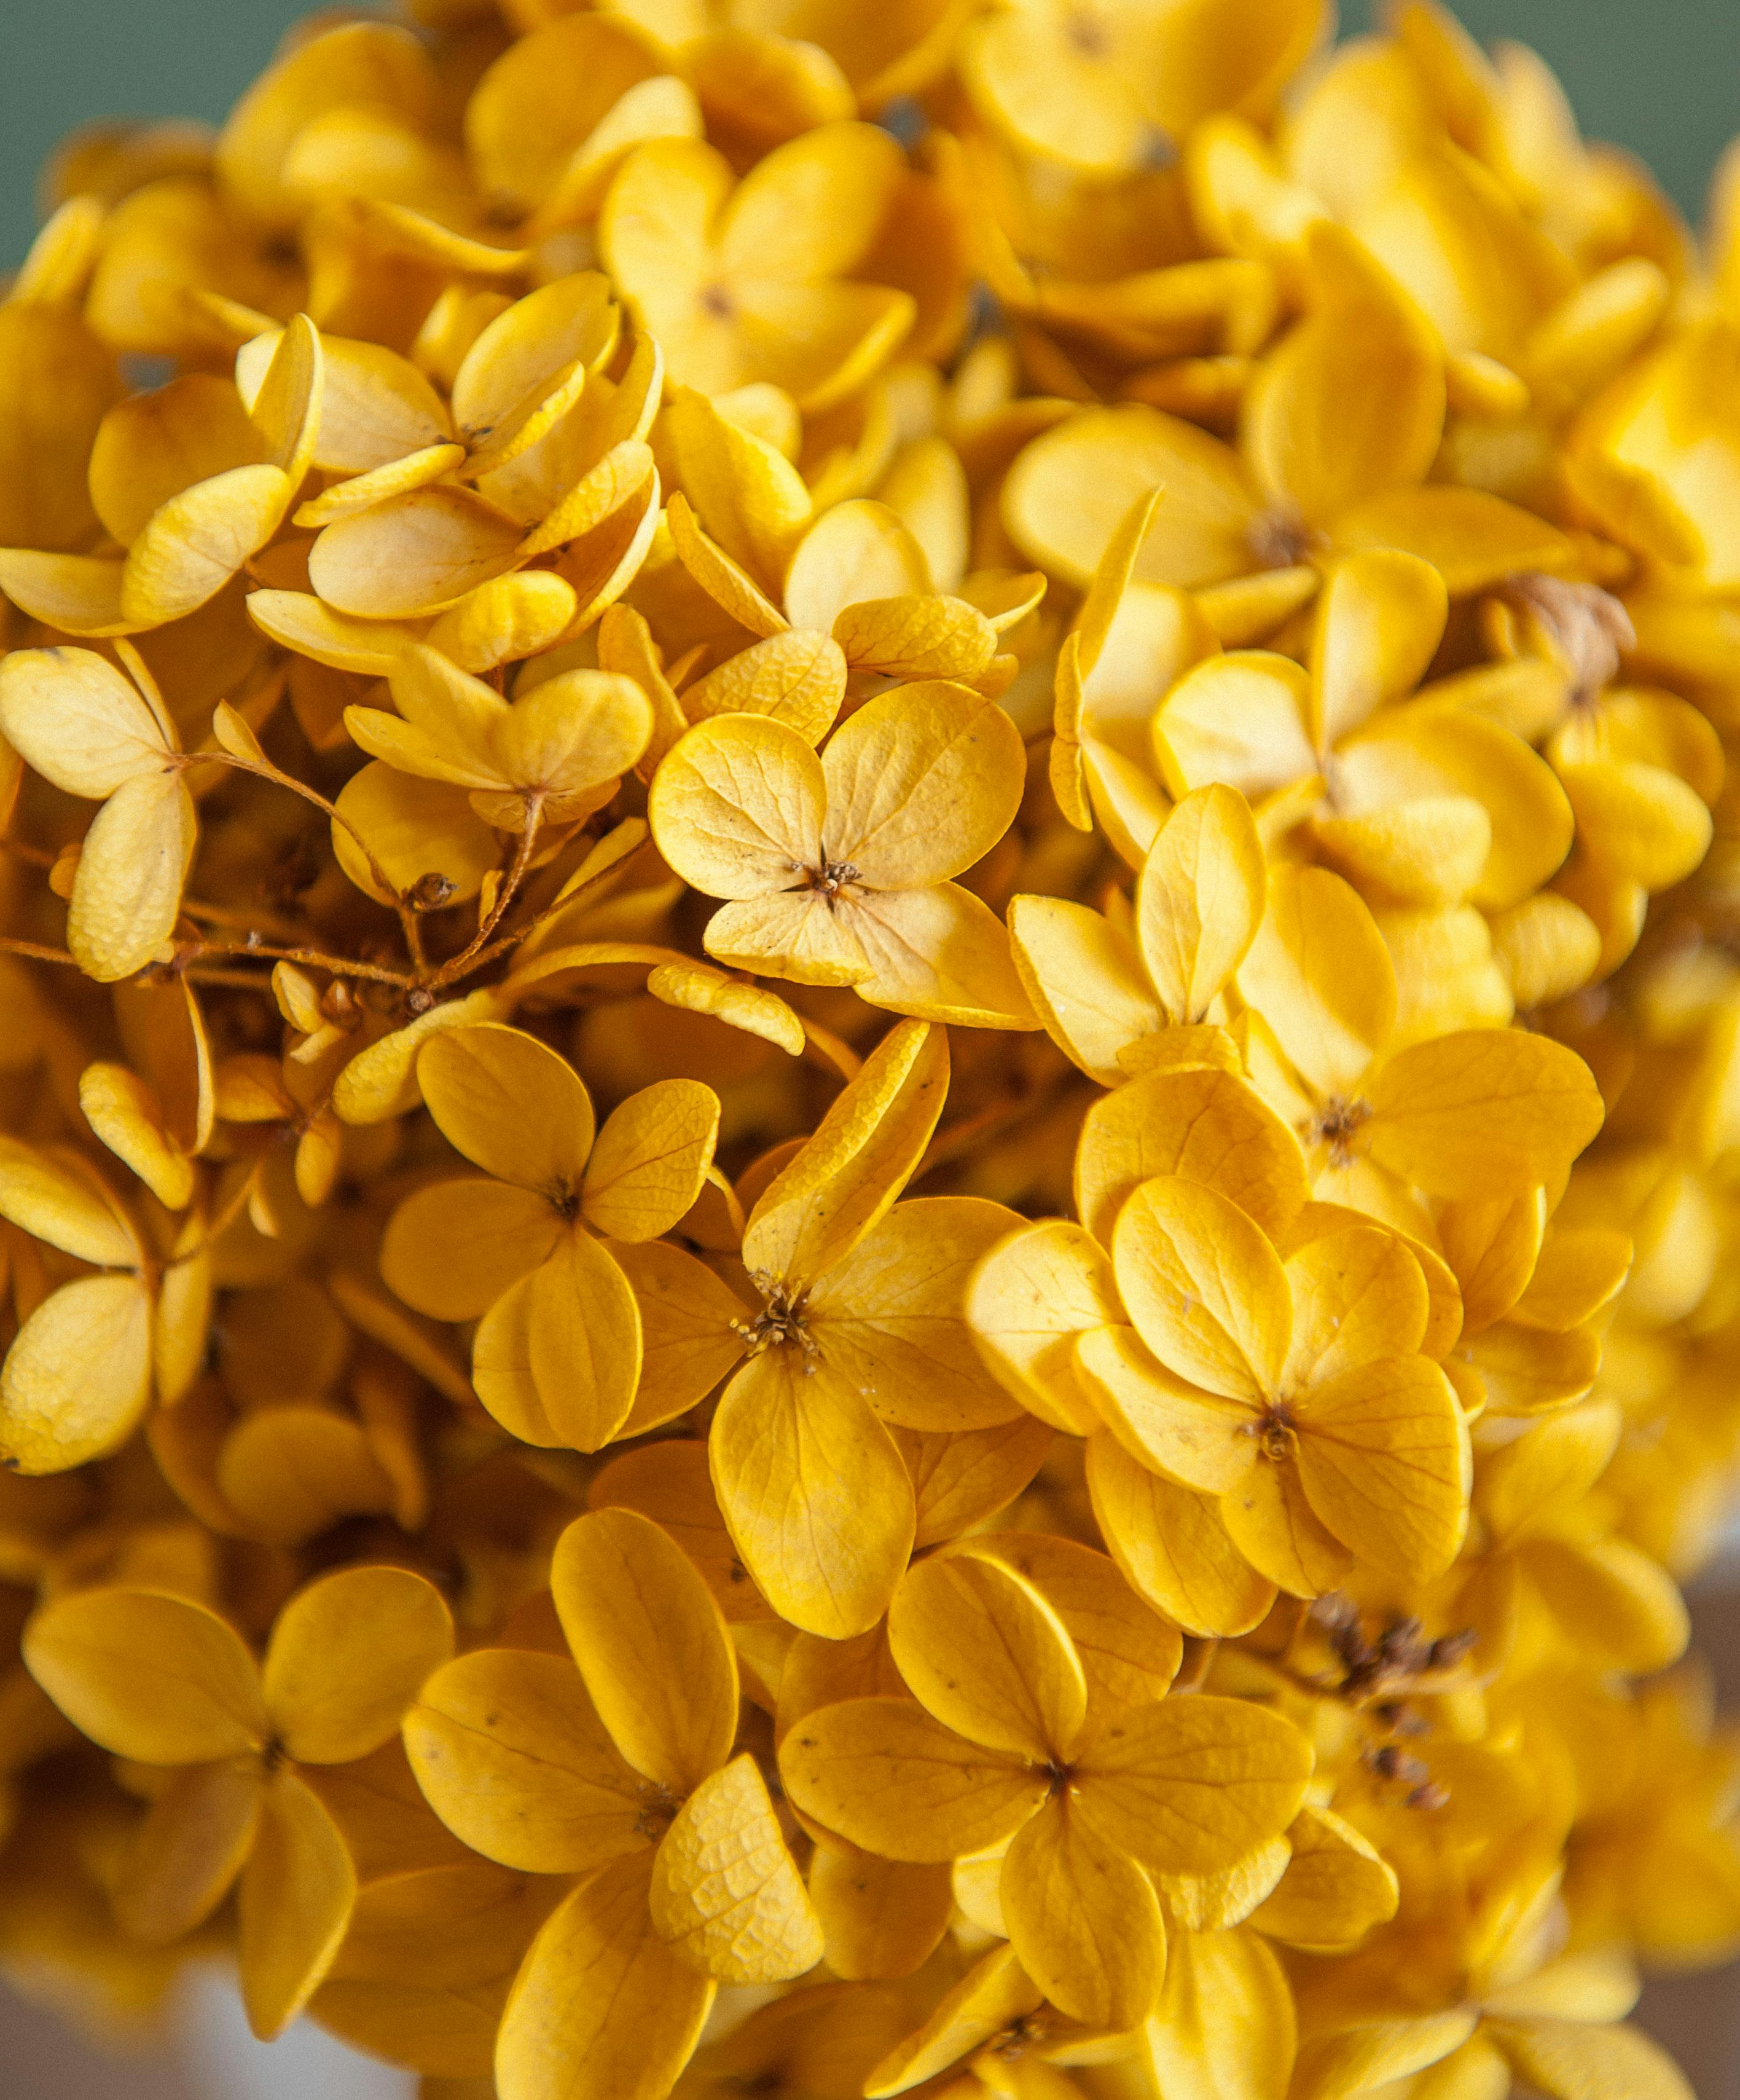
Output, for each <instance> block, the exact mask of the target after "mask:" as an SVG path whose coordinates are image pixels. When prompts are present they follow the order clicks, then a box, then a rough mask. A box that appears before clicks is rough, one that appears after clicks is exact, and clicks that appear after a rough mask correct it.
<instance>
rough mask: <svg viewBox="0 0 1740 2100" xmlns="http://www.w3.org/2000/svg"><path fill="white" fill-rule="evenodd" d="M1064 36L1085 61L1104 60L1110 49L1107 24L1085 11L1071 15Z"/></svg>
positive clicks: (1065, 25) (1065, 26)
mask: <svg viewBox="0 0 1740 2100" xmlns="http://www.w3.org/2000/svg"><path fill="white" fill-rule="evenodd" d="M1064 36H1065V37H1066V38H1068V41H1069V43H1070V46H1071V47H1072V48H1073V50H1075V51H1079V52H1080V53H1081V56H1082V57H1083V58H1085V59H1103V57H1104V56H1105V55H1106V52H1107V51H1108V49H1109V48H1110V43H1111V40H1110V38H1108V36H1107V34H1106V25H1105V24H1104V23H1103V22H1102V21H1101V20H1099V18H1098V16H1096V15H1090V14H1089V13H1087V12H1086V10H1085V9H1082V10H1078V11H1073V12H1072V13H1071V15H1070V17H1069V20H1068V21H1067V22H1066V23H1065V24H1064Z"/></svg>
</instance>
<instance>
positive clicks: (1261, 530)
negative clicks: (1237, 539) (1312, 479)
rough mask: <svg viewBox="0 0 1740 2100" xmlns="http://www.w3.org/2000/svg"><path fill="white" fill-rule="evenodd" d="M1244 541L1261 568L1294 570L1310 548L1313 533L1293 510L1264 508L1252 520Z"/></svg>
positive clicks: (1308, 552)
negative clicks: (1259, 514) (1307, 529)
mask: <svg viewBox="0 0 1740 2100" xmlns="http://www.w3.org/2000/svg"><path fill="white" fill-rule="evenodd" d="M1245 544H1246V545H1248V546H1249V549H1250V550H1251V554H1252V558H1253V559H1254V560H1255V562H1256V563H1257V565H1258V567H1259V568H1264V569H1293V568H1297V567H1298V565H1299V563H1300V562H1302V561H1303V560H1304V559H1305V558H1306V555H1307V554H1310V552H1311V534H1310V533H1309V532H1307V531H1306V526H1305V520H1304V519H1303V518H1300V517H1298V516H1297V514H1295V513H1293V511H1290V510H1265V511H1264V512H1263V514H1262V516H1261V517H1260V518H1256V519H1255V520H1254V521H1253V523H1252V525H1251V528H1250V530H1249V532H1248V533H1246V535H1245Z"/></svg>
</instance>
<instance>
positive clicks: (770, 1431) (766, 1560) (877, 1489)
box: [708, 1348, 915, 1640]
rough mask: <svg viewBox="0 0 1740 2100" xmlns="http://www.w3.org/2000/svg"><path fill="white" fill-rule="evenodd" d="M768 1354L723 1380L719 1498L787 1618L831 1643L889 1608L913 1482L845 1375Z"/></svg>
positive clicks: (714, 1446)
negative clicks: (815, 1371)
mask: <svg viewBox="0 0 1740 2100" xmlns="http://www.w3.org/2000/svg"><path fill="white" fill-rule="evenodd" d="M796 1353H797V1352H795V1350H794V1349H792V1348H778V1349H773V1350H769V1351H767V1352H764V1354H763V1355H761V1356H760V1357H755V1359H753V1360H752V1361H751V1362H750V1363H748V1364H747V1365H745V1366H744V1368H743V1369H742V1370H741V1371H739V1372H738V1374H737V1376H736V1377H735V1378H734V1379H733V1380H732V1382H731V1383H730V1384H729V1386H727V1387H726V1388H725V1395H724V1396H723V1398H722V1399H721V1400H720V1403H719V1406H718V1409H717V1411H716V1413H715V1414H714V1417H713V1427H712V1432H711V1436H710V1438H709V1440H708V1448H709V1450H710V1453H711V1462H712V1469H713V1485H714V1488H715V1489H716V1492H717V1493H718V1496H719V1507H720V1511H722V1512H723V1514H724V1516H725V1522H726V1524H728V1525H729V1527H730V1531H731V1536H732V1537H733V1539H734V1540H735V1542H736V1543H737V1550H738V1553H739V1555H741V1556H742V1561H743V1564H744V1565H745V1567H747V1568H748V1570H749V1572H750V1573H751V1575H752V1576H754V1577H755V1581H756V1582H757V1583H758V1584H759V1586H760V1588H761V1590H762V1591H763V1593H764V1595H765V1596H766V1597H767V1599H768V1601H769V1603H770V1604H772V1605H773V1608H774V1609H775V1610H776V1611H777V1612H778V1613H779V1615H780V1617H782V1618H783V1619H786V1620H789V1621H791V1624H792V1625H793V1626H801V1627H802V1628H803V1629H804V1630H805V1631H806V1632H809V1633H817V1634H822V1635H826V1637H827V1638H828V1639H831V1640H839V1639H844V1637H845V1636H847V1635H850V1634H857V1633H862V1632H863V1631H864V1630H865V1629H866V1627H868V1626H874V1624H875V1622H876V1621H877V1620H878V1619H879V1618H880V1617H881V1616H882V1614H883V1612H884V1611H886V1610H887V1609H888V1600H889V1599H890V1598H891V1597H892V1595H893V1594H894V1587H895V1585H896V1582H898V1581H899V1580H900V1577H901V1574H902V1573H903V1572H904V1571H905V1565H906V1561H907V1557H908V1555H910V1552H911V1551H912V1541H913V1535H914V1523H915V1515H914V1504H913V1494H912V1485H911V1483H910V1480H908V1479H907V1476H906V1469H905V1467H904V1466H903V1465H902V1464H901V1456H900V1453H899V1451H898V1450H897V1449H896V1447H895V1445H894V1442H893V1440H892V1438H891V1437H890V1436H889V1434H888V1431H887V1430H886V1429H885V1428H884V1427H883V1425H882V1424H881V1423H880V1422H879V1421H878V1420H877V1418H876V1417H875V1415H874V1414H873V1413H872V1412H871V1410H870V1405H869V1404H868V1402H867V1401H865V1400H864V1399H863V1398H862V1396H861V1395H860V1394H859V1393H858V1392H857V1390H856V1387H854V1386H853V1385H852V1383H849V1382H848V1380H846V1379H838V1378H830V1377H826V1376H825V1375H824V1376H816V1377H806V1376H805V1375H804V1372H805V1370H807V1368H808V1365H806V1364H805V1363H804V1362H803V1361H801V1360H800V1361H798V1362H792V1361H790V1359H791V1357H793V1356H794V1355H795V1354H796Z"/></svg>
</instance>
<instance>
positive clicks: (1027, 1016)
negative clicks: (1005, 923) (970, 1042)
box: [835, 882, 1037, 1029]
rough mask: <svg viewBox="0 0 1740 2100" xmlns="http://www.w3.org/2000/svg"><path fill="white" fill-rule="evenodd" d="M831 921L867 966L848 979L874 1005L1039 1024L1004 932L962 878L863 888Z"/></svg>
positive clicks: (922, 1015) (990, 1024)
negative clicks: (849, 938) (916, 886)
mask: <svg viewBox="0 0 1740 2100" xmlns="http://www.w3.org/2000/svg"><path fill="white" fill-rule="evenodd" d="M835 924H837V925H838V926H839V927H840V928H841V929H843V930H844V931H845V932H847V933H849V934H850V935H851V936H852V937H853V939H854V940H855V941H856V942H857V946H858V950H859V952H860V953H861V955H863V957H864V959H865V961H866V964H867V965H868V968H867V969H866V972H865V973H864V974H862V975H861V976H857V977H854V978H853V980H852V982H853V984H854V986H856V988H857V993H858V996H859V997H860V998H861V999H867V1000H869V1001H870V1003H871V1004H873V1005H875V1006H883V1007H887V1008H889V1009H890V1010H891V1011H892V1012H895V1013H905V1014H910V1015H911V1016H913V1017H914V1018H915V1019H918V1020H922V1021H952V1022H954V1023H955V1024H956V1025H957V1026H961V1027H967V1028H1009V1029H1028V1028H1033V1027H1034V1026H1037V1022H1036V1020H1035V1017H1034V1015H1033V1009H1032V1008H1031V1007H1029V1004H1028V1002H1027V995H1026V993H1025V992H1024V990H1022V988H1021V979H1020V973H1019V972H1018V971H1017V970H1016V968H1015V964H1014V960H1013V959H1012V958H1011V955H1010V952H1009V937H1008V935H1007V933H1006V932H1005V931H1004V929H1003V928H1002V925H1001V924H1000V923H999V922H998V918H997V915H996V913H995V912H993V911H992V910H991V909H990V907H989V906H988V905H986V904H985V903H984V902H982V901H981V900H980V898H977V897H976V896H975V895H974V894H973V893H972V892H971V890H970V889H963V887H962V886H961V885H960V884H958V883H955V882H939V883H936V884H933V885H932V887H931V888H929V889H865V890H861V891H858V892H857V893H856V894H855V895H849V896H847V897H844V898H842V899H841V901H840V903H839V907H838V908H837V911H836V916H835Z"/></svg>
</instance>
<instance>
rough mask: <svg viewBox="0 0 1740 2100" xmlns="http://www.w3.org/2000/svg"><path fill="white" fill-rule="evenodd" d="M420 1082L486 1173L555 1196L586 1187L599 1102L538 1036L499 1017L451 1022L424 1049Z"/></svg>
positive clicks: (450, 1132)
mask: <svg viewBox="0 0 1740 2100" xmlns="http://www.w3.org/2000/svg"><path fill="white" fill-rule="evenodd" d="M417 1083H418V1084H419V1085H420V1086H421V1088H422V1090H423V1099H424V1101H425V1102H426V1104H427V1105H428V1107H429V1114H431V1115H432V1116H434V1119H435V1121H436V1123H437V1124H438V1126H439V1127H440V1129H441V1132H442V1135H443V1136H444V1137H446V1138H447V1140H448V1141H449V1142H450V1143H451V1144H452V1145H454V1146H455V1147H456V1149H458V1150H459V1151H460V1152H462V1153H464V1154H465V1157H466V1158H468V1159H469V1160H470V1161H472V1162H473V1163H474V1165H476V1166H478V1167H482V1169H483V1170H484V1171H485V1172H486V1173H487V1174H493V1175H495V1176H497V1177H498V1179H500V1180H503V1181H511V1182H513V1183H515V1184H516V1185H518V1186H519V1187H520V1188H522V1189H537V1190H538V1191H540V1193H544V1194H547V1195H548V1196H550V1197H552V1198H561V1199H562V1200H566V1199H568V1198H572V1197H574V1196H575V1195H577V1194H578V1193H579V1186H580V1182H581V1180H582V1178H583V1176H584V1174H585V1171H586V1162H587V1160H588V1158H589V1157H590V1155H591V1153H592V1102H591V1100H590V1098H589V1097H588V1094H587V1092H586V1088H585V1087H584V1085H583V1084H582V1083H581V1082H580V1080H579V1078H578V1077H577V1076H576V1074H575V1071H574V1069H573V1067H572V1066H571V1065H569V1064H568V1063H567V1061H566V1060H565V1059H564V1058H562V1057H558V1056H557V1054H556V1052H554V1051H553V1050H551V1049H548V1048H546V1047H545V1045H544V1044H543V1043H540V1041H539V1040H538V1039H537V1038H536V1037H535V1036H534V1035H526V1033H525V1032H524V1030H521V1029H518V1028H504V1027H500V1026H495V1025H493V1024H491V1025H488V1026H482V1027H475V1026H474V1027H461V1028H455V1029H449V1030H444V1031H443V1033H441V1034H439V1035H435V1036H433V1037H431V1038H430V1039H429V1041H428V1042H427V1043H425V1045H424V1046H423V1048H422V1050H421V1052H419V1054H418V1057H417Z"/></svg>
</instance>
